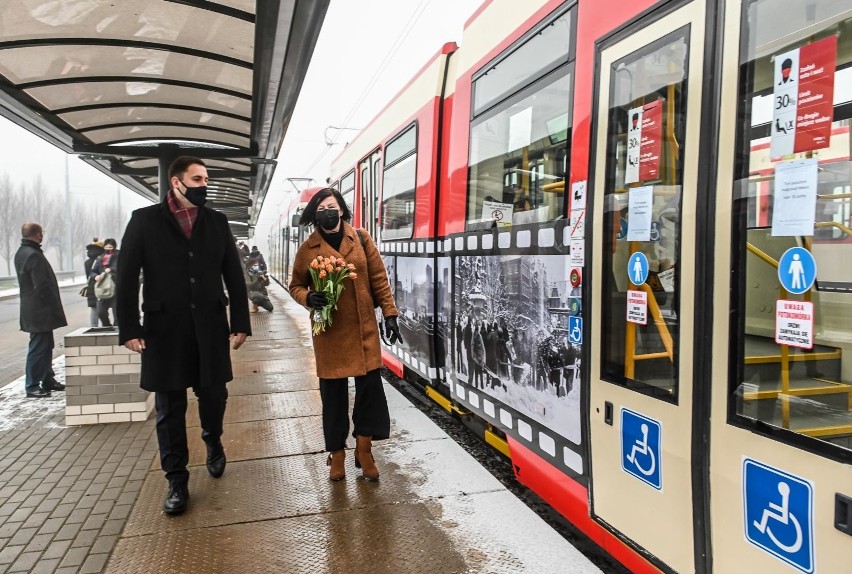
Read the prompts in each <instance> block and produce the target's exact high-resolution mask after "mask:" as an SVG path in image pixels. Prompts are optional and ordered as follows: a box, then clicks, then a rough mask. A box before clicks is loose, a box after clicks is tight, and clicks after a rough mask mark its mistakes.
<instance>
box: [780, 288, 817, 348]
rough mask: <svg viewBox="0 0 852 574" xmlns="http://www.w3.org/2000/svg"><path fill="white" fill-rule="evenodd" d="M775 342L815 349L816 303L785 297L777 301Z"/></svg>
mask: <svg viewBox="0 0 852 574" xmlns="http://www.w3.org/2000/svg"><path fill="white" fill-rule="evenodd" d="M775 342H776V343H778V344H779V345H788V346H790V347H799V348H800V349H813V348H814V304H813V303H811V302H810V301H789V300H785V299H779V300H778V301H776V302H775Z"/></svg>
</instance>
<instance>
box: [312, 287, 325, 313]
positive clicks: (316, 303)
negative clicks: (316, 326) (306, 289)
mask: <svg viewBox="0 0 852 574" xmlns="http://www.w3.org/2000/svg"><path fill="white" fill-rule="evenodd" d="M308 305H310V306H311V307H313V308H314V309H322V308H323V307H325V306H326V305H328V297H327V296H326V294H325V293H323V292H322V291H311V292H310V293H308Z"/></svg>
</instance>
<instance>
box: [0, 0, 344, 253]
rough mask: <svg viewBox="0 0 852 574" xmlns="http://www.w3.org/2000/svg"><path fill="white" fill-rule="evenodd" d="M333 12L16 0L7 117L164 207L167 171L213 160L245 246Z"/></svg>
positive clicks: (249, 2)
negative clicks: (178, 164)
mask: <svg viewBox="0 0 852 574" xmlns="http://www.w3.org/2000/svg"><path fill="white" fill-rule="evenodd" d="M328 2H329V0H310V1H309V0H260V1H257V2H256V1H255V0H215V1H211V0H133V2H130V1H124V2H115V1H112V0H64V1H61V2H57V1H55V0H3V10H2V11H0V84H2V85H0V114H2V115H4V116H5V117H7V118H9V119H11V120H12V121H14V122H15V123H17V124H19V125H21V126H23V127H25V128H26V129H28V130H30V131H32V132H33V133H36V134H37V135H39V136H41V137H42V138H44V139H46V140H47V141H49V142H51V143H53V144H54V145H56V146H58V147H60V148H61V149H63V150H64V151H66V152H68V153H78V154H81V157H82V158H83V159H84V160H85V161H88V162H89V163H91V164H92V165H94V166H95V167H97V168H98V169H100V170H101V171H104V172H105V173H108V174H109V175H110V176H111V177H113V178H114V179H116V180H118V181H120V182H121V183H122V184H124V185H126V186H128V187H130V188H132V189H133V190H135V191H136V192H137V193H140V194H141V195H143V196H145V197H148V198H150V199H152V200H154V201H156V200H158V198H159V197H160V188H161V184H160V179H159V176H158V165H159V163H160V162H164V163H167V162H169V161H170V160H171V159H172V158H173V157H175V156H176V155H182V154H187V155H196V156H199V157H202V158H204V160H205V162H206V163H207V164H208V170H209V172H210V177H211V179H210V205H211V207H213V208H214V209H219V210H220V211H223V212H224V213H225V214H226V215H227V216H228V218H229V220H231V223H232V230H233V231H234V233H235V234H236V235H238V236H242V237H244V236H246V235H247V233H248V230H249V227H250V226H252V225H253V224H254V223H255V222H256V220H257V217H258V215H259V213H260V209H261V207H262V204H263V199H264V197H265V195H266V191H267V189H268V187H269V183H270V182H271V179H272V172H273V171H274V167H275V157H276V156H277V154H278V151H279V149H280V147H281V144H282V141H283V139H284V133H285V132H286V129H287V125H288V123H289V121H290V117H291V115H292V113H293V108H294V107H295V104H296V99H297V97H298V94H299V90H300V89H301V84H302V80H303V79H304V75H305V73H306V71H307V66H308V63H309V62H310V58H311V55H312V53H313V49H314V45H315V44H316V40H317V36H318V35H319V31H320V27H321V25H322V21H323V18H324V17H325V12H326V10H327V8H328ZM163 144H168V145H163ZM176 146H177V147H176Z"/></svg>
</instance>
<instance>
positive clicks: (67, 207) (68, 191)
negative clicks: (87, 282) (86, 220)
mask: <svg viewBox="0 0 852 574" xmlns="http://www.w3.org/2000/svg"><path fill="white" fill-rule="evenodd" d="M73 235H74V234H73V233H72V230H71V176H70V172H69V165H68V154H65V242H66V243H67V244H68V261H67V262H66V264H65V270H66V271H73V270H74V261H73V259H74V245H73V244H72V237H73Z"/></svg>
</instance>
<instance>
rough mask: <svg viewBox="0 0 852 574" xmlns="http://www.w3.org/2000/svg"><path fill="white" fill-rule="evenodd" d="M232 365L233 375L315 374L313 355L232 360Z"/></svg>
mask: <svg viewBox="0 0 852 574" xmlns="http://www.w3.org/2000/svg"><path fill="white" fill-rule="evenodd" d="M232 367H233V372H234V376H235V377H239V376H242V375H254V374H258V373H303V374H304V375H305V376H316V372H317V370H316V363H315V362H314V358H313V357H310V358H307V359H272V360H270V361H234V362H233V364H232Z"/></svg>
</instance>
